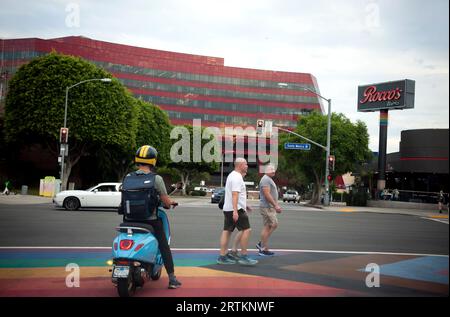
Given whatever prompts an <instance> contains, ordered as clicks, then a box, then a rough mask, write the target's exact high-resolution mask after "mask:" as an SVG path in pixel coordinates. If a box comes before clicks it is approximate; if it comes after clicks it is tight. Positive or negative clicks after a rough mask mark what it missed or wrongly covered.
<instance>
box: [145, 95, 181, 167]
mask: <svg viewBox="0 0 450 317" xmlns="http://www.w3.org/2000/svg"><path fill="white" fill-rule="evenodd" d="M136 104H137V106H138V108H139V109H138V110H139V112H138V129H137V132H136V145H137V146H138V147H139V146H142V145H144V144H148V145H151V146H153V147H154V148H155V149H156V150H157V151H158V163H157V164H158V166H161V167H163V166H167V164H169V162H170V146H171V139H170V131H171V130H172V128H173V127H172V125H171V124H170V121H169V116H168V115H167V113H166V112H164V111H163V110H161V109H160V108H159V107H158V106H155V105H153V104H151V103H148V102H145V101H142V100H139V99H136Z"/></svg>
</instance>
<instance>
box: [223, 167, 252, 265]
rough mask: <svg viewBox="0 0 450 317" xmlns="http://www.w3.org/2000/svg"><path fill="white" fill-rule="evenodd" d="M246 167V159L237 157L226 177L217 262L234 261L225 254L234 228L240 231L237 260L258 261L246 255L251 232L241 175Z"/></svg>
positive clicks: (248, 262)
mask: <svg viewBox="0 0 450 317" xmlns="http://www.w3.org/2000/svg"><path fill="white" fill-rule="evenodd" d="M247 169H248V165H247V161H246V160H245V159H244V158H237V159H236V161H235V162H234V171H233V172H231V173H230V174H229V175H228V177H227V182H226V184H225V199H224V205H223V214H224V226H223V231H222V236H221V237H220V255H219V258H218V259H217V263H218V264H234V263H236V258H232V257H229V256H227V251H228V242H229V240H230V235H231V233H232V232H233V231H234V229H235V228H237V229H238V230H239V231H240V232H242V234H241V238H240V245H241V255H239V257H238V259H237V262H238V263H239V264H242V265H255V264H256V263H258V261H256V260H254V259H251V258H249V257H248V255H247V245H248V241H249V239H250V233H251V228H250V222H249V220H248V215H247V211H251V208H250V207H248V206H247V189H246V187H245V183H244V178H243V175H245V174H247Z"/></svg>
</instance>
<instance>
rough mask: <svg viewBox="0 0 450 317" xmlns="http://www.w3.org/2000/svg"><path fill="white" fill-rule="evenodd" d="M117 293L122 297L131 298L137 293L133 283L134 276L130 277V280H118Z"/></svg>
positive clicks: (130, 275)
mask: <svg viewBox="0 0 450 317" xmlns="http://www.w3.org/2000/svg"><path fill="white" fill-rule="evenodd" d="M117 291H118V292H119V296H120V297H130V296H133V295H134V292H135V291H136V284H135V283H134V281H133V274H131V272H130V274H129V275H128V278H119V279H118V280H117Z"/></svg>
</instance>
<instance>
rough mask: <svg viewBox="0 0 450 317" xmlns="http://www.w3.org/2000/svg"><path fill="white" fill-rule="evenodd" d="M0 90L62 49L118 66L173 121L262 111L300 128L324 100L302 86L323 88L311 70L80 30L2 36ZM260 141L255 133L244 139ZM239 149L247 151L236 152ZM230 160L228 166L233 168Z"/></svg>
mask: <svg viewBox="0 0 450 317" xmlns="http://www.w3.org/2000/svg"><path fill="white" fill-rule="evenodd" d="M0 48H1V64H0V67H1V70H0V74H1V79H0V89H1V91H0V94H1V95H0V96H1V98H2V99H3V98H4V96H5V92H6V91H7V86H8V80H9V79H10V78H11V77H12V75H13V74H14V73H15V72H16V71H17V69H18V68H19V67H20V66H21V65H23V64H24V63H27V62H29V61H30V60H31V59H33V58H36V57H38V56H42V55H45V54H48V53H50V52H52V51H53V50H54V51H57V52H59V53H63V54H67V55H74V56H79V57H81V58H83V59H86V60H88V61H90V62H92V63H94V64H96V65H98V66H100V67H102V68H104V69H105V70H107V71H108V72H110V73H112V74H113V75H114V76H115V77H116V78H118V79H119V80H120V81H121V82H122V83H123V84H124V85H125V86H126V87H127V88H128V89H129V90H130V91H131V92H132V93H133V94H134V96H135V97H137V98H141V99H143V100H145V101H148V102H151V103H153V104H156V105H158V106H159V107H160V108H162V109H163V110H165V111H166V112H167V113H168V115H169V118H170V121H171V123H172V124H174V125H179V124H192V120H193V119H201V120H202V121H201V123H202V126H215V127H219V128H224V127H231V126H232V127H237V126H239V127H243V128H244V129H245V128H246V127H249V126H250V127H256V122H257V120H258V119H264V120H270V121H272V122H273V125H274V126H280V127H284V128H294V127H295V126H296V124H297V120H298V118H299V117H300V116H304V115H308V114H309V113H311V112H312V111H318V112H321V113H324V108H323V104H322V103H321V100H320V99H318V98H317V96H315V95H314V94H312V93H311V92H308V91H305V90H304V89H303V87H306V88H309V89H311V90H314V91H317V92H319V88H318V85H317V82H316V79H315V77H314V76H313V75H311V74H307V73H295V72H282V71H274V70H259V69H249V68H238V67H230V66H225V65H224V59H223V58H221V57H212V56H201V55H192V54H184V53H176V52H168V51H161V50H155V49H148V48H141V47H134V46H127V45H121V44H115V43H109V42H104V41H97V40H93V39H89V38H85V37H80V36H69V37H63V38H55V39H47V40H46V39H38V38H26V39H7V40H0ZM248 142H250V143H251V142H254V141H253V140H252V141H250V140H249V139H246V140H245V143H246V144H248ZM235 154H236V155H244V156H246V155H247V154H248V150H247V149H246V150H245V152H244V153H235ZM230 167H231V166H229V164H228V166H227V171H229V169H230Z"/></svg>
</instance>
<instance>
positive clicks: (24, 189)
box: [20, 185, 28, 195]
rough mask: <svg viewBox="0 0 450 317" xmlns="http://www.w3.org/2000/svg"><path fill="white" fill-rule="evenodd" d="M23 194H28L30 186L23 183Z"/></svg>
mask: <svg viewBox="0 0 450 317" xmlns="http://www.w3.org/2000/svg"><path fill="white" fill-rule="evenodd" d="M20 194H21V195H28V186H27V185H22V190H21V192H20Z"/></svg>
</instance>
